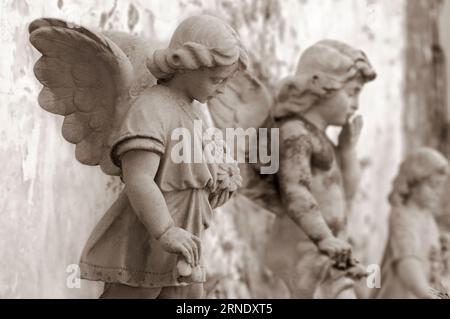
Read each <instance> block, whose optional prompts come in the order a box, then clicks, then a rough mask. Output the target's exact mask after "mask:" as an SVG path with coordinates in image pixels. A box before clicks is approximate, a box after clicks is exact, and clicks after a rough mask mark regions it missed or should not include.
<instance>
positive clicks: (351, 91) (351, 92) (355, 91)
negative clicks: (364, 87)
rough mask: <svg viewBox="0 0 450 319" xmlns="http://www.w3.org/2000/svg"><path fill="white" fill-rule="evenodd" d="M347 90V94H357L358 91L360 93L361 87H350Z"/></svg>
mask: <svg viewBox="0 0 450 319" xmlns="http://www.w3.org/2000/svg"><path fill="white" fill-rule="evenodd" d="M347 92H348V95H350V96H357V95H359V93H361V88H360V87H356V88H351V89H349V90H348V91H347Z"/></svg>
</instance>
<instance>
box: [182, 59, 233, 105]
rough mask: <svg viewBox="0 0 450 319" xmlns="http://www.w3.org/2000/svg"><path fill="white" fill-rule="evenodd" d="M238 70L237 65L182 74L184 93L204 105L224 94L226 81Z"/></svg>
mask: <svg viewBox="0 0 450 319" xmlns="http://www.w3.org/2000/svg"><path fill="white" fill-rule="evenodd" d="M237 69H238V63H237V62H236V63H234V64H232V65H230V66H220V67H215V68H201V69H198V70H194V71H186V72H185V73H184V78H185V85H186V91H187V93H188V94H189V95H190V97H191V98H193V99H194V100H197V101H199V102H200V103H206V102H207V101H208V100H210V99H212V98H214V97H215V96H216V95H218V94H221V93H223V92H224V89H225V87H226V85H227V81H228V79H229V78H231V77H232V76H233V75H234V74H235V73H236V71H237Z"/></svg>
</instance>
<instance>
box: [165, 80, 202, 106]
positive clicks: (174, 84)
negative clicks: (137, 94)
mask: <svg viewBox="0 0 450 319" xmlns="http://www.w3.org/2000/svg"><path fill="white" fill-rule="evenodd" d="M161 85H164V86H165V87H167V88H169V89H170V91H171V92H172V93H173V95H174V96H175V97H176V98H178V99H180V100H182V101H184V102H186V103H187V104H189V105H190V104H192V103H193V102H194V99H193V98H192V97H191V96H190V94H189V93H188V91H187V89H186V87H185V86H184V85H183V83H179V81H177V78H174V79H172V80H170V81H168V82H164V83H161Z"/></svg>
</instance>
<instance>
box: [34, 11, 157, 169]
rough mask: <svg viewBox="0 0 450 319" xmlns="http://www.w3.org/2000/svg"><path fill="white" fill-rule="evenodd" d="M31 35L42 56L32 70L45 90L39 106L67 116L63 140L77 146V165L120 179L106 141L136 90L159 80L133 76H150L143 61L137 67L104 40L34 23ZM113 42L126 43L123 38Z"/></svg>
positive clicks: (54, 23) (72, 28)
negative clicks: (98, 167)
mask: <svg viewBox="0 0 450 319" xmlns="http://www.w3.org/2000/svg"><path fill="white" fill-rule="evenodd" d="M29 32H30V42H31V43H32V45H33V46H34V47H35V48H36V49H37V50H38V51H39V52H41V53H42V57H41V58H40V59H39V60H38V61H37V62H36V65H35V67H34V72H35V75H36V78H37V79H38V80H39V81H40V82H41V83H42V84H43V86H44V87H43V89H42V91H41V92H40V94H39V98H38V101H39V104H40V106H41V107H42V108H43V109H44V110H46V111H48V112H51V113H54V114H58V115H62V116H64V123H63V126H62V135H63V137H64V138H65V139H66V140H67V141H68V142H70V143H72V144H76V150H75V156H76V158H77V160H78V161H79V162H81V163H82V164H86V165H92V166H94V165H100V167H101V169H102V170H103V172H105V173H106V174H108V175H119V174H120V170H119V168H117V167H116V166H114V164H113V163H112V161H111V159H110V157H109V151H110V146H109V145H108V137H109V135H110V134H111V132H112V130H113V127H114V125H115V123H116V122H117V121H116V120H117V119H118V118H120V117H121V115H122V114H123V113H124V112H125V111H126V109H127V108H128V107H129V105H130V100H131V99H132V98H133V96H132V93H133V90H134V91H139V89H140V88H141V86H144V85H151V84H154V83H156V80H155V79H154V78H153V77H152V76H151V75H149V74H145V73H142V72H135V70H136V69H140V70H147V69H146V68H145V67H143V68H142V67H139V66H138V64H139V63H141V61H140V60H139V59H138V58H139V56H137V58H136V59H135V63H134V65H133V64H132V63H131V62H130V59H129V57H128V56H127V54H125V52H124V51H123V50H122V49H121V48H120V47H119V46H118V45H117V44H116V43H114V42H113V41H112V40H111V39H110V38H109V37H107V36H105V35H103V34H100V33H97V32H94V31H90V30H88V29H86V28H83V27H80V26H77V25H72V24H70V23H68V22H65V21H62V20H58V19H38V20H35V21H33V22H32V23H31V24H30V26H29ZM109 36H110V37H111V38H114V37H115V38H116V40H117V41H118V42H120V41H122V44H126V43H127V42H126V41H125V40H124V39H123V35H122V36H121V35H119V34H110V35H109ZM121 39H122V40H121ZM130 47H131V46H129V47H128V48H130ZM125 51H126V50H125ZM131 53H132V52H131V51H130V52H128V55H130V54H131ZM143 64H144V66H145V61H144V62H143ZM148 73H149V72H148Z"/></svg>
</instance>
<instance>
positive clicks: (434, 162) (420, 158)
mask: <svg viewBox="0 0 450 319" xmlns="http://www.w3.org/2000/svg"><path fill="white" fill-rule="evenodd" d="M448 173H449V163H448V160H447V159H446V158H445V157H444V156H443V155H442V154H441V153H439V152H438V151H436V150H434V149H431V148H420V149H418V150H416V151H414V152H413V153H412V154H410V155H409V156H408V157H407V158H406V159H405V160H404V161H403V163H402V164H401V166H400V171H399V173H398V175H397V177H396V178H395V179H394V182H393V189H392V192H391V193H390V195H389V202H390V203H391V204H392V205H393V206H400V205H405V204H406V203H407V202H408V200H409V198H410V196H411V190H412V188H413V187H414V186H415V185H417V184H419V183H421V182H422V181H423V180H425V179H426V178H427V177H429V176H431V175H434V174H443V175H444V174H445V175H447V174H448Z"/></svg>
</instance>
